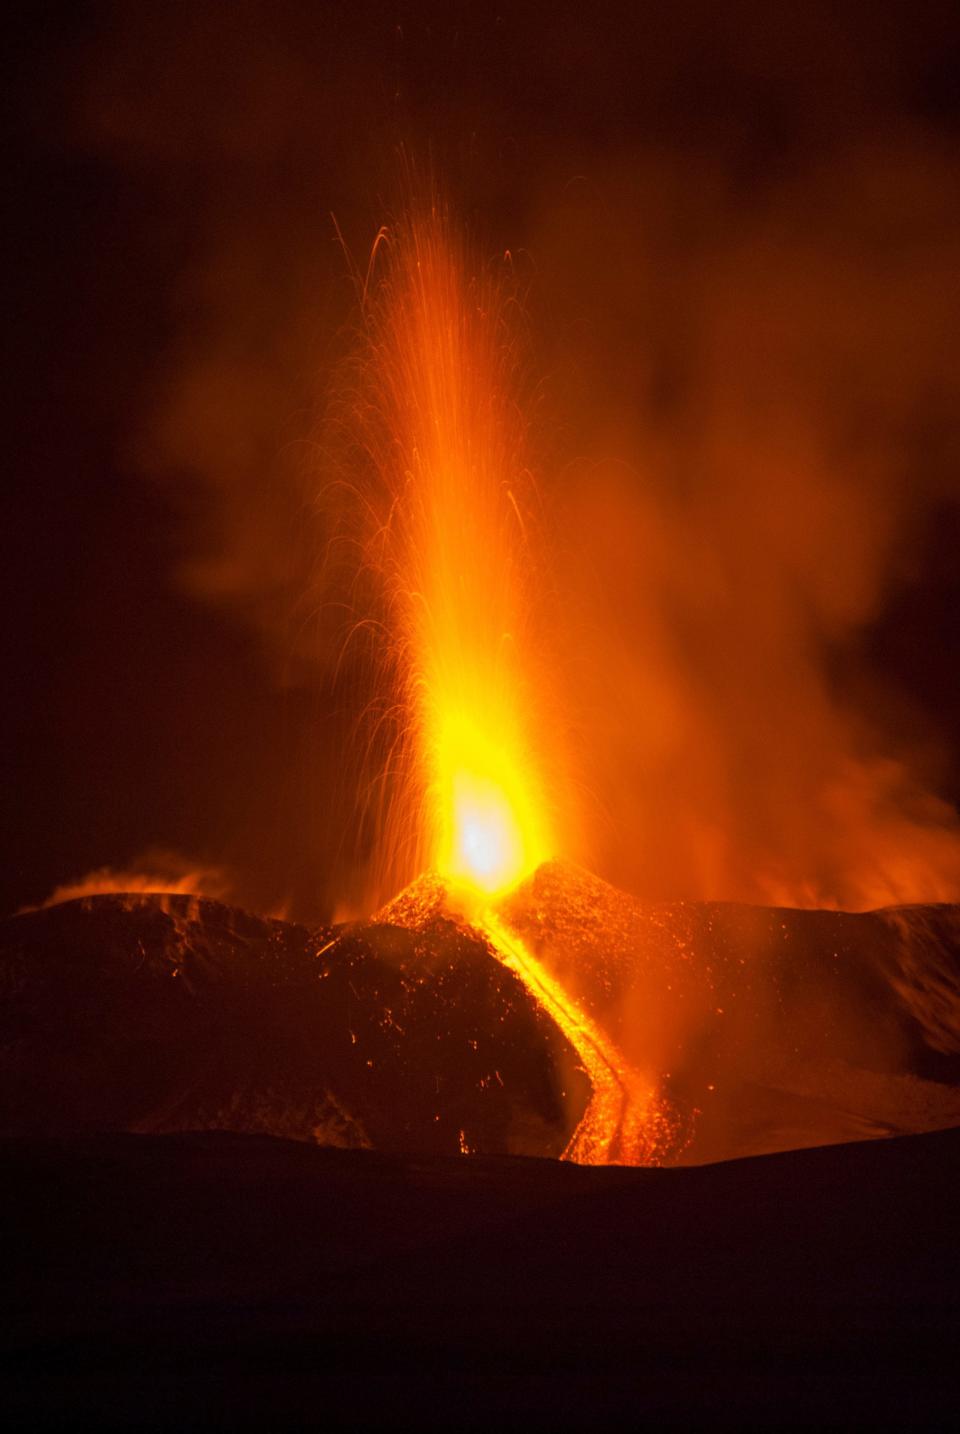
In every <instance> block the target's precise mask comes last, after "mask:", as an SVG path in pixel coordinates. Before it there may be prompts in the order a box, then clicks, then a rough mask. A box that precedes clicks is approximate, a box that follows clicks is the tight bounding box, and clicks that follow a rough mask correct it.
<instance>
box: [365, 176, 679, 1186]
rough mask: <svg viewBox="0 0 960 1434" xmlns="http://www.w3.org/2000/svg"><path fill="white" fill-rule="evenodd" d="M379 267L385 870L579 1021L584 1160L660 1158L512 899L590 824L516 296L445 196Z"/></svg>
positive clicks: (373, 378)
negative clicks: (431, 883)
mask: <svg viewBox="0 0 960 1434" xmlns="http://www.w3.org/2000/svg"><path fill="white" fill-rule="evenodd" d="M374 262H375V265H376V267H377V269H378V270H379V278H378V280H377V282H376V283H375V284H372V285H369V286H367V289H366V292H365V300H364V307H365V313H364V319H365V326H364V332H365V346H364V355H363V360H362V363H361V365H360V369H359V376H358V381H357V384H356V389H355V392H354V396H353V403H352V408H353V414H352V416H353V420H354V422H355V424H357V425H359V428H360V431H361V432H362V435H363V437H362V441H361V443H360V445H359V449H360V451H361V452H362V454H363V455H364V461H365V462H366V463H367V464H368V465H369V467H368V472H367V474H366V477H365V480H364V482H363V484H362V486H360V487H358V489H357V493H358V496H359V497H360V500H361V505H360V506H361V507H362V511H363V512H364V513H365V514H366V515H367V526H366V531H365V535H364V560H365V564H366V567H367V570H368V572H369V571H373V572H374V573H375V574H376V578H377V583H378V587H379V590H380V591H381V593H385V594H386V617H385V620H384V623H383V628H384V629H385V630H386V632H387V634H388V637H387V656H386V660H385V663H384V669H383V673H382V677H383V683H384V687H385V689H386V690H389V691H390V692H391V694H392V701H391V709H390V710H391V712H392V713H394V714H399V717H395V719H394V720H395V721H396V722H397V735H396V738H395V740H394V742H393V743H392V746H391V753H390V762H389V772H388V774H387V775H386V776H385V779H384V780H385V786H386V788H387V796H386V800H385V802H384V812H385V815H384V820H383V842H384V849H385V852H386V860H385V863H384V865H385V873H386V880H385V882H384V884H385V885H386V883H387V882H390V883H392V890H397V888H398V887H399V886H401V885H403V884H405V883H407V882H408V881H409V880H410V879H411V877H413V876H416V875H417V874H418V873H419V872H423V871H428V870H429V871H433V872H436V873H437V874H438V875H439V876H440V877H441V879H442V881H443V882H444V885H445V887H446V890H447V892H448V903H449V906H450V910H451V914H452V915H454V916H455V917H457V919H462V920H464V921H465V922H469V924H471V925H473V926H474V927H478V928H480V929H481V930H482V931H483V932H484V934H485V935H486V937H487V939H488V941H489V943H490V945H491V946H492V948H493V949H494V951H495V952H496V954H497V956H498V957H499V959H500V960H501V961H502V962H503V963H504V964H505V965H507V966H508V967H509V968H510V969H511V970H513V971H514V972H515V973H516V974H517V975H518V976H520V978H521V979H522V980H523V982H524V984H525V985H526V987H527V989H528V990H529V991H530V993H531V994H532V995H533V996H534V998H535V999H536V1000H537V1001H538V1002H539V1003H540V1004H541V1005H542V1006H543V1007H544V1008H545V1009H546V1010H547V1011H548V1012H549V1013H550V1015H551V1016H552V1017H553V1019H554V1020H555V1021H556V1022H557V1023H558V1024H559V1025H560V1027H561V1028H562V1030H563V1032H564V1034H565V1035H566V1036H567V1038H568V1039H569V1041H570V1042H571V1044H572V1045H573V1047H574V1049H575V1050H576V1051H577V1054H578V1056H579V1058H580V1060H581V1061H582V1063H583V1066H584V1068H585V1070H586V1071H587V1073H588V1075H589V1077H590V1080H591V1083H592V1087H593V1096H592V1100H591V1103H590V1105H589V1107H588V1110H587V1113H586V1115H585V1117H584V1119H583V1121H582V1122H581V1125H580V1127H579V1128H578V1130H577V1131H576V1132H575V1134H574V1136H573V1138H572V1140H571V1141H570V1144H569V1146H568V1149H567V1152H566V1154H567V1156H568V1158H570V1159H573V1160H578V1161H583V1162H599V1161H606V1160H620V1161H624V1162H633V1161H636V1160H640V1159H642V1158H644V1154H645V1151H646V1147H647V1141H646V1138H645V1135H644V1127H645V1124H646V1121H647V1116H648V1111H649V1109H650V1108H651V1102H652V1091H651V1089H650V1087H649V1084H648V1083H646V1082H644V1081H643V1080H642V1079H641V1077H640V1076H639V1075H638V1074H637V1073H636V1072H635V1071H633V1070H632V1069H631V1068H630V1067H629V1066H628V1065H627V1063H626V1062H625V1061H624V1059H623V1057H622V1056H621V1054H620V1053H619V1051H618V1050H617V1049H616V1047H615V1046H614V1045H613V1044H612V1043H611V1042H610V1041H609V1040H607V1039H606V1038H605V1037H604V1035H603V1034H602V1033H601V1032H600V1031H599V1029H598V1028H597V1027H596V1025H595V1024H594V1023H593V1022H592V1021H591V1020H590V1019H589V1018H588V1017H587V1016H586V1015H585V1014H584V1013H583V1012H582V1011H580V1010H579V1009H578V1008H577V1005H576V1003H575V1002H574V1001H573V1000H572V999H571V998H570V997H569V995H568V994H567V993H566V992H565V991H564V990H563V989H562V988H561V987H560V985H559V984H558V983H557V982H556V981H555V980H554V979H553V978H552V977H551V976H550V975H549V974H548V973H547V971H546V970H545V969H544V968H543V967H542V966H541V965H540V964H539V963H538V962H537V961H536V960H535V958H534V956H533V955H532V954H531V953H530V952H529V951H528V950H526V948H525V947H524V945H523V943H522V942H521V941H520V940H519V939H518V938H517V937H516V936H514V935H512V934H511V933H510V932H509V930H508V928H507V927H506V925H505V924H504V923H503V922H501V921H500V920H499V919H498V917H497V915H496V914H495V910H494V907H495V903H496V900H497V898H498V897H500V896H501V895H502V894H503V893H505V892H506V891H507V890H509V889H510V888H512V887H513V886H515V885H516V883H518V882H519V881H521V880H522V879H523V878H524V877H526V876H527V875H528V874H529V873H531V872H532V871H533V870H534V869H535V868H536V867H538V866H539V865H540V864H541V863H542V862H544V861H546V860H548V859H550V858H551V857H553V856H554V855H556V854H557V853H558V852H559V851H560V850H561V849H562V848H563V846H564V842H565V838H566V837H567V834H568V832H569V830H570V827H571V824H572V814H571V812H570V809H569V805H568V804H567V802H566V800H565V799H566V797H567V793H568V789H569V787H568V783H567V782H566V781H565V780H564V776H563V771H564V761H563V754H562V752H561V751H560V750H559V744H558V742H557V740H556V737H555V736H554V734H555V733H556V732H557V730H558V729H559V728H560V727H561V725H562V724H561V723H560V722H559V720H558V711H557V704H556V699H555V698H554V696H553V693H552V687H551V674H550V672H549V670H548V665H547V664H546V663H545V661H544V656H543V654H544V652H545V650H546V647H547V644H546V642H545V641H544V634H543V627H542V624H540V625H538V615H539V614H538V609H539V606H540V601H539V600H540V594H541V589H542V586H543V583H542V573H541V571H540V563H541V554H540V552H539V551H538V544H537V541H536V532H537V526H536V523H535V522H534V520H533V516H532V515H533V513H534V511H535V507H536V493H535V489H534V485H533V479H532V477H531V475H530V468H529V464H528V461H527V457H526V448H527V438H526V433H525V424H524V420H523V416H522V395H521V394H520V393H519V387H520V385H519V379H518V368H519V362H518V354H517V344H516V341H515V339H514V337H513V335H512V333H511V328H510V323H509V313H510V305H511V302H512V296H511V294H510V292H509V288H508V285H507V283H506V281H505V279H504V277H503V276H499V277H498V276H493V277H491V276H490V275H489V274H487V275H485V274H483V273H482V272H480V271H479V266H477V265H475V264H474V263H473V262H472V261H471V257H470V255H469V253H468V251H467V249H466V247H465V245H464V243H463V241H462V240H461V238H460V237H459V235H458V234H457V232H456V229H455V227H454V225H453V224H452V222H451V220H450V219H449V217H448V215H447V214H446V212H445V211H444V209H443V207H442V205H441V204H440V203H439V201H438V200H436V199H433V200H432V201H430V202H429V203H427V204H425V205H422V206H420V207H412V208H411V209H410V210H409V211H408V212H407V214H406V216H405V217H404V218H402V219H401V220H400V222H399V223H398V224H397V225H396V226H394V227H391V228H390V229H389V230H386V229H385V230H383V231H382V232H381V235H380V237H379V239H378V243H377V246H375V254H374Z"/></svg>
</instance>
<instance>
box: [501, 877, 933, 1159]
mask: <svg viewBox="0 0 960 1434" xmlns="http://www.w3.org/2000/svg"><path fill="white" fill-rule="evenodd" d="M500 915H501V919H503V920H504V921H505V922H506V924H507V925H508V926H509V927H510V929H512V930H513V931H514V932H515V933H516V934H517V935H519V936H520V937H521V938H522V939H523V940H524V942H525V943H526V944H527V945H528V947H529V948H530V949H531V950H532V951H533V952H534V953H535V955H536V956H537V957H538V958H539V959H540V960H541V961H543V963H544V965H545V966H546V967H547V968H548V969H549V970H550V971H551V972H552V973H553V974H554V975H555V976H557V977H558V978H559V980H560V981H561V982H562V983H563V984H564V986H565V987H566V988H567V989H568V990H569V991H570V992H571V993H573V994H575V995H576V997H577V998H578V999H579V1000H580V1001H581V1002H582V1004H583V1006H584V1008H585V1009H586V1010H587V1011H588V1012H589V1013H590V1014H591V1015H592V1016H593V1017H594V1019H595V1020H597V1022H598V1023H599V1024H600V1025H601V1026H602V1028H603V1029H604V1030H605V1031H606V1032H607V1033H608V1034H609V1035H610V1036H611V1038H612V1039H613V1040H614V1041H615V1042H616V1043H617V1044H618V1045H619V1047H620V1049H621V1050H622V1051H623V1053H624V1055H625V1057H626V1058H627V1059H628V1060H629V1061H630V1062H631V1063H632V1064H634V1065H635V1066H636V1067H637V1068H638V1069H639V1070H642V1071H644V1072H646V1073H648V1074H650V1075H651V1076H652V1077H654V1078H656V1079H659V1080H661V1082H662V1083H663V1085H662V1088H663V1089H664V1091H665V1093H666V1094H667V1096H668V1097H669V1098H670V1099H672V1100H675V1101H677V1102H678V1103H679V1104H680V1105H681V1106H682V1107H686V1108H687V1109H690V1110H694V1111H695V1112H696V1114H695V1119H694V1122H693V1128H694V1138H693V1141H692V1143H691V1145H690V1146H689V1147H688V1149H687V1151H686V1152H685V1154H684V1156H683V1158H684V1159H686V1160H691V1161H700V1160H715V1159H725V1158H729V1157H731V1156H736V1155H744V1154H754V1153H760V1152H764V1151H771V1150H786V1149H794V1148H796V1147H798V1146H804V1145H819V1144H826V1143H828V1142H831V1141H844V1140H856V1139H861V1138H863V1137H865V1136H870V1135H876V1136H880V1135H892V1134H908V1133H916V1132H919V1131H924V1130H935V1129H941V1128H945V1127H948V1126H952V1125H955V1124H957V1123H960V908H958V907H955V906H917V907H901V908H889V909H885V910H882V911H873V912H862V913H849V912H839V911H807V910H792V909H783V908H776V907H759V906H742V905H737V904H735V903H732V902H692V901H691V902H674V903H670V904H659V905H658V904H653V903H644V902H639V901H636V900H635V899H633V898H632V897H630V896H627V895H625V894H624V893H623V892H620V891H617V890H615V889H614V888H613V887H611V886H609V885H608V884H607V883H606V882H604V881H601V880H599V879H598V878H597V877H595V876H592V875H591V874H590V873H588V872H585V871H582V870H580V869H579V868H577V867H574V866H572V865H569V864H567V863H560V862H550V863H547V864H545V865H544V866H542V867H540V868H539V870H537V871H536V872H535V873H534V874H533V876H532V877H531V878H530V879H529V880H528V881H526V882H524V883H523V884H522V885H521V886H520V887H518V888H517V889H516V890H515V891H514V892H512V893H511V894H510V896H509V897H508V898H507V899H506V900H505V901H504V902H503V903H502V904H501V907H500Z"/></svg>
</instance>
